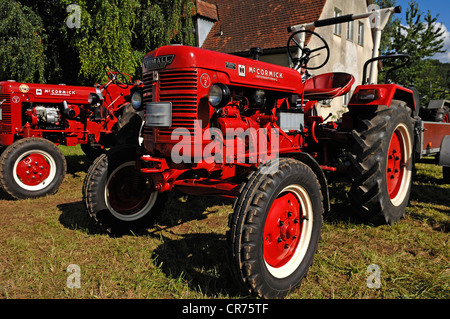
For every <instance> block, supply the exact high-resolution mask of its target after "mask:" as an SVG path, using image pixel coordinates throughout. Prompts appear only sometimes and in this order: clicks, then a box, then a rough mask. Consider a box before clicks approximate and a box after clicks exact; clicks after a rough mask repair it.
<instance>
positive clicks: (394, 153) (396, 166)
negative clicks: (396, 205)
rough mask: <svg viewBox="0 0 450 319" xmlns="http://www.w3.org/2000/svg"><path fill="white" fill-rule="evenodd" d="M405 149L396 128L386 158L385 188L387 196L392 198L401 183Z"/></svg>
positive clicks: (404, 164)
mask: <svg viewBox="0 0 450 319" xmlns="http://www.w3.org/2000/svg"><path fill="white" fill-rule="evenodd" d="M404 154H405V150H404V145H403V139H402V136H401V133H400V132H399V131H398V130H396V131H395V132H394V134H393V135H392V139H391V144H390V145H389V153H388V158H387V171H386V173H387V174H386V178H387V188H388V193H389V197H390V198H391V199H394V198H395V197H396V196H397V194H398V192H399V190H400V187H401V185H402V181H403V174H404V168H405V166H406V163H405V155H404Z"/></svg>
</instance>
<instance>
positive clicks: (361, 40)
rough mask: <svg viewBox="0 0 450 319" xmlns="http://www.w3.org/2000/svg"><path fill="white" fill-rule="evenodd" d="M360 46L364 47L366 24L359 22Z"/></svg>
mask: <svg viewBox="0 0 450 319" xmlns="http://www.w3.org/2000/svg"><path fill="white" fill-rule="evenodd" d="M358 44H359V45H364V23H362V22H358Z"/></svg>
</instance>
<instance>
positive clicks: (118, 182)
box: [107, 162, 156, 219]
mask: <svg viewBox="0 0 450 319" xmlns="http://www.w3.org/2000/svg"><path fill="white" fill-rule="evenodd" d="M130 163H131V164H130V165H127V164H124V165H122V166H121V167H119V168H118V169H116V170H115V171H114V172H113V174H112V175H111V177H110V178H109V180H108V184H107V185H108V186H107V192H108V203H109V206H110V208H111V209H112V210H113V214H115V215H116V216H120V218H124V219H126V218H127V217H126V216H129V217H132V218H133V216H134V215H140V214H142V213H144V214H143V215H145V214H146V213H147V212H148V211H149V210H150V209H151V207H152V206H153V203H154V199H156V193H152V192H151V191H150V190H149V189H148V187H147V185H146V184H145V183H144V185H142V184H143V183H142V182H140V181H139V179H138V178H139V176H138V175H137V174H138V173H137V172H136V170H135V168H134V162H130ZM152 194H154V195H155V196H151V195H152ZM153 197H155V198H154V199H153ZM149 203H151V205H149ZM147 208H148V209H147ZM136 217H137V216H136Z"/></svg>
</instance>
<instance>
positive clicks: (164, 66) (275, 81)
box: [142, 45, 303, 94]
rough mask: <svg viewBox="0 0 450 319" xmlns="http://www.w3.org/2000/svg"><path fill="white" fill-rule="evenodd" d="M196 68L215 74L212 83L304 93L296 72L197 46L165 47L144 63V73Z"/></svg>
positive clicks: (155, 51)
mask: <svg viewBox="0 0 450 319" xmlns="http://www.w3.org/2000/svg"><path fill="white" fill-rule="evenodd" d="M192 68H196V69H201V70H205V71H208V73H210V72H213V76H212V79H210V81H211V82H212V83H215V82H221V83H224V84H227V85H235V86H243V87H252V88H261V89H266V90H272V91H279V92H285V93H290V94H301V93H302V92H303V84H302V79H301V76H300V74H299V73H298V72H297V71H295V70H293V69H290V68H287V67H282V66H279V65H275V64H270V63H266V62H262V61H257V60H252V59H248V58H244V57H239V56H234V55H230V54H225V53H219V52H214V51H210V50H205V49H199V48H196V47H190V46H182V45H170V46H163V47H161V48H159V49H156V50H154V51H151V52H150V53H148V54H147V55H146V56H145V57H144V60H143V64H142V70H143V74H146V73H148V72H152V71H159V70H171V69H176V70H180V69H192ZM200 81H202V78H201V77H200Z"/></svg>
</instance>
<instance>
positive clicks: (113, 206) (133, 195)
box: [83, 145, 166, 233]
mask: <svg viewBox="0 0 450 319" xmlns="http://www.w3.org/2000/svg"><path fill="white" fill-rule="evenodd" d="M83 201H84V203H85V205H86V208H87V210H88V212H89V214H90V216H91V217H92V218H93V219H94V220H95V221H96V222H97V223H98V224H100V225H101V226H103V227H104V228H105V229H106V230H107V231H109V232H111V233H124V232H127V231H129V230H131V231H136V230H139V229H144V228H146V227H148V226H149V225H150V224H151V223H152V222H153V221H154V220H155V219H156V217H157V216H159V214H160V213H161V211H162V209H163V206H164V203H165V201H166V196H165V194H160V193H158V192H156V191H154V188H153V187H152V185H151V183H150V182H149V181H147V179H146V178H144V176H143V175H142V174H141V173H140V172H139V170H137V169H136V147H135V146H130V145H121V146H117V147H115V148H112V149H111V150H109V151H108V152H107V153H105V154H103V155H100V157H98V158H97V159H96V160H95V161H94V163H93V164H92V166H91V167H90V168H89V170H88V173H87V174H86V177H85V180H84V183H83Z"/></svg>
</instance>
